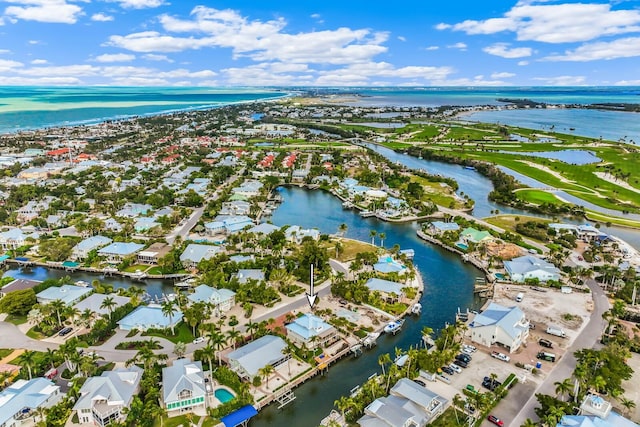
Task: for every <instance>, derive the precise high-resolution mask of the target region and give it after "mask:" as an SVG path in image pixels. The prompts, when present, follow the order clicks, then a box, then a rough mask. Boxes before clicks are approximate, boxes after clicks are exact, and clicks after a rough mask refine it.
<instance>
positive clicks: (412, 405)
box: [358, 378, 448, 427]
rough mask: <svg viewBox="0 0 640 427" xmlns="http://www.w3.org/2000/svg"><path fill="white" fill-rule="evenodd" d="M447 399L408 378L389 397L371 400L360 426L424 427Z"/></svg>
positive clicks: (393, 389) (399, 383)
mask: <svg viewBox="0 0 640 427" xmlns="http://www.w3.org/2000/svg"><path fill="white" fill-rule="evenodd" d="M447 403H448V401H447V399H445V398H444V397H442V396H440V395H438V394H437V393H434V392H432V391H431V390H429V389H428V388H426V387H423V386H421V385H419V384H418V383H416V382H414V381H411V380H409V379H407V378H402V379H400V380H399V381H398V382H397V383H396V385H394V386H393V388H392V389H391V391H390V394H389V396H387V397H380V398H378V399H376V400H374V401H373V402H371V403H370V404H369V405H368V406H367V407H366V408H365V410H364V414H365V415H364V416H362V417H361V418H360V419H359V420H358V425H360V426H361V427H385V426H389V427H424V426H425V425H427V424H428V423H430V422H431V421H433V419H435V418H436V417H437V416H438V415H440V414H441V413H442V412H443V411H444V408H445V407H446V405H447Z"/></svg>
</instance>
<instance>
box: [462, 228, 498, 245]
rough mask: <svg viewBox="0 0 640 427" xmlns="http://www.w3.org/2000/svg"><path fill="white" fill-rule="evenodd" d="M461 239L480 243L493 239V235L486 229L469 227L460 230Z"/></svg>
mask: <svg viewBox="0 0 640 427" xmlns="http://www.w3.org/2000/svg"><path fill="white" fill-rule="evenodd" d="M460 239H461V240H462V241H463V242H465V243H467V244H469V243H474V244H478V243H480V242H488V241H490V240H493V236H492V235H491V233H489V232H488V231H486V230H482V231H480V230H476V229H475V228H473V227H467V228H465V229H464V230H462V231H461V232H460Z"/></svg>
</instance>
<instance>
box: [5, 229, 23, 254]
mask: <svg viewBox="0 0 640 427" xmlns="http://www.w3.org/2000/svg"><path fill="white" fill-rule="evenodd" d="M26 238H27V235H26V234H25V233H24V232H23V231H22V230H20V229H19V228H10V229H8V230H7V231H3V232H2V233H0V246H2V249H3V250H5V251H8V250H12V249H17V248H19V247H20V246H24V244H25V243H26Z"/></svg>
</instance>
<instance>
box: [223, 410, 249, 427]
mask: <svg viewBox="0 0 640 427" xmlns="http://www.w3.org/2000/svg"><path fill="white" fill-rule="evenodd" d="M256 415H258V411H256V408H254V407H253V406H251V405H247V406H243V407H242V408H240V409H238V410H237V411H235V412H232V413H230V414H229V415H227V416H226V417H223V418H222V423H223V424H224V425H225V427H236V426H239V425H241V424H242V423H243V422H245V421H248V420H249V419H250V418H251V417H254V416H256Z"/></svg>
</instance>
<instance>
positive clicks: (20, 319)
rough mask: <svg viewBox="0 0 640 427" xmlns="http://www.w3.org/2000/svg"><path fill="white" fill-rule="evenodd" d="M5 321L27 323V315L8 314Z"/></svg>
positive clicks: (17, 323)
mask: <svg viewBox="0 0 640 427" xmlns="http://www.w3.org/2000/svg"><path fill="white" fill-rule="evenodd" d="M5 322H9V323H12V324H14V325H16V326H18V325H22V324H25V323H27V316H16V315H13V314H10V315H8V316H7V318H6V319H5Z"/></svg>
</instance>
